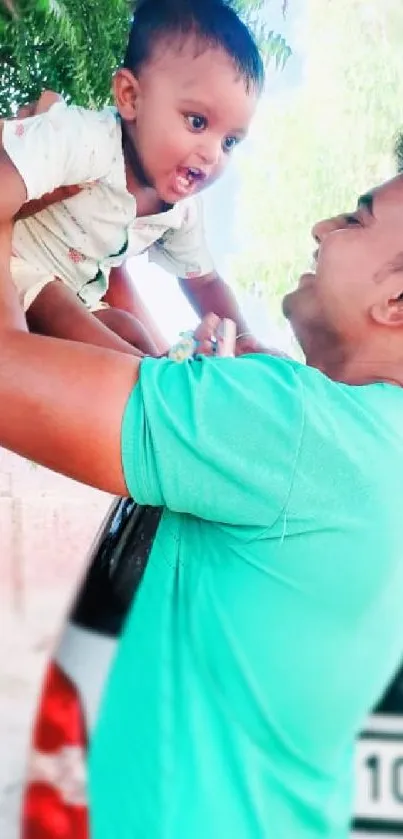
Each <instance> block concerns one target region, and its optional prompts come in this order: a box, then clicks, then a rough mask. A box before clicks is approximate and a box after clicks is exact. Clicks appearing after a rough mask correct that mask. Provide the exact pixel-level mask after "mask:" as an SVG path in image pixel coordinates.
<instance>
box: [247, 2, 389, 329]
mask: <svg viewBox="0 0 403 839" xmlns="http://www.w3.org/2000/svg"><path fill="white" fill-rule="evenodd" d="M299 33H300V47H301V50H302V51H303V54H304V67H303V76H302V79H301V82H300V83H299V84H298V86H296V87H294V88H292V89H288V90H286V91H283V92H282V93H281V94H279V95H278V96H277V97H276V98H274V100H273V98H266V100H265V102H264V103H263V107H262V110H261V113H260V115H259V117H258V119H257V122H256V124H255V129H254V137H253V144H252V147H251V149H249V154H247V155H246V154H245V156H244V159H243V160H242V163H241V166H240V168H241V176H242V189H241V201H240V208H239V212H238V216H239V218H238V221H239V229H240V231H242V240H243V242H244V243H245V245H244V248H243V252H242V255H241V256H240V257H238V258H237V260H236V264H235V266H234V273H235V276H236V277H237V278H238V281H239V283H240V285H242V286H244V287H248V288H251V287H252V286H254V287H258V288H259V289H260V291H262V289H263V290H264V295H265V296H266V298H267V299H268V301H269V305H270V307H271V310H272V312H273V310H274V311H276V310H277V311H278V308H279V306H278V302H279V299H280V298H281V297H282V296H283V294H284V292H285V291H286V290H287V289H288V288H289V287H290V285H292V284H293V283H295V281H296V278H298V276H299V274H300V273H301V272H302V271H303V270H306V267H307V264H308V260H309V258H310V254H311V253H312V251H313V249H314V245H313V242H312V238H311V236H310V229H311V227H312V224H313V223H314V222H315V221H316V220H317V219H320V218H323V217H326V216H327V215H329V214H333V213H335V212H336V213H337V212H340V211H343V210H348V209H349V208H351V207H354V206H355V204H356V199H357V195H358V193H360V192H362V191H365V190H366V189H368V188H369V187H371V186H373V185H374V184H375V183H377V182H379V181H382V180H384V179H385V178H386V177H389V176H391V175H392V174H394V171H395V167H396V162H395V161H394V159H393V147H394V145H395V140H396V135H397V132H398V131H399V129H400V128H401V126H402V125H403V53H402V50H401V42H402V36H403V6H402V4H401V0H306V2H305V7H304V14H303V17H302V18H301V20H300V21H299ZM398 147H399V148H400V153H401V162H402V163H403V142H402V141H401V140H400V142H399V143H398ZM346 305H348V301H346Z"/></svg>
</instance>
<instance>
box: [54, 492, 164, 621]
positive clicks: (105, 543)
mask: <svg viewBox="0 0 403 839" xmlns="http://www.w3.org/2000/svg"><path fill="white" fill-rule="evenodd" d="M161 516H162V509H161V508H157V507H141V506H140V505H139V504H136V503H135V501H133V500H132V499H121V500H120V501H118V502H117V504H116V505H115V507H114V508H113V510H112V513H111V515H110V518H109V520H108V521H107V523H106V526H105V528H104V529H103V532H102V535H101V537H100V540H99V542H98V544H97V545H96V548H95V552H94V555H93V559H92V562H91V565H90V568H89V570H88V572H87V575H86V577H85V578H84V582H83V584H82V586H81V587H80V590H79V593H78V596H77V598H76V600H75V602H74V604H73V608H72V610H71V614H70V620H71V621H72V623H74V624H76V625H78V626H82V627H84V628H85V629H90V630H92V631H94V632H99V633H101V634H103V635H111V636H117V635H119V634H120V633H121V631H122V627H123V623H124V621H125V618H126V616H127V613H128V611H129V609H130V606H131V604H132V601H133V597H134V596H135V593H136V591H137V588H138V586H139V584H140V581H141V578H142V576H143V574H144V569H145V567H146V565H147V561H148V558H149V555H150V552H151V548H152V545H153V542H154V538H155V534H156V532H157V529H158V525H159V523H160V519H161Z"/></svg>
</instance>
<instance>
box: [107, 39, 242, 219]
mask: <svg viewBox="0 0 403 839" xmlns="http://www.w3.org/2000/svg"><path fill="white" fill-rule="evenodd" d="M154 52H155V54H154V55H153V57H152V58H151V59H150V61H149V62H148V63H147V65H146V66H145V67H144V68H143V69H142V71H141V73H140V76H139V78H138V79H134V77H133V102H134V110H133V115H134V119H133V121H131V119H130V116H129V118H128V111H127V110H125V112H124V113H123V112H122V110H121V109H120V110H121V114H122V117H123V118H124V119H125V121H126V126H127V129H128V132H129V133H130V135H131V137H132V140H133V141H134V144H135V147H136V151H137V154H138V156H139V159H140V161H141V164H142V167H143V169H144V172H145V175H146V179H147V181H148V183H149V184H150V185H151V186H153V187H154V188H155V190H156V192H157V193H158V196H159V198H160V199H161V200H163V201H165V202H166V203H168V204H174V203H176V202H177V201H179V200H180V199H182V198H187V197H188V196H190V195H193V194H194V193H196V192H199V191H200V190H201V189H205V188H206V187H207V186H209V184H211V183H212V182H213V181H215V180H216V179H217V178H218V177H219V176H220V175H221V174H222V172H223V171H224V169H225V167H226V166H227V164H228V162H229V160H230V159H231V155H232V153H233V151H234V149H235V148H236V146H237V145H238V144H239V143H240V142H241V141H242V140H243V139H244V137H245V136H246V134H247V131H248V128H249V125H250V122H251V120H252V117H253V114H254V112H255V109H256V105H257V101H258V93H257V91H256V90H255V89H253V87H252V86H251V88H250V90H249V91H248V90H247V88H246V84H245V80H244V79H243V78H242V77H241V76H240V75H239V74H238V72H237V70H236V68H235V66H234V64H233V62H232V61H231V59H230V58H229V57H228V56H227V54H226V53H225V52H224V51H223V50H221V49H218V48H216V49H214V48H206V49H203V50H201V49H200V47H199V49H197V45H196V44H195V41H194V39H193V38H190V39H187V40H186V41H184V42H183V43H182V44H178V43H176V44H175V45H173V44H172V43H171V45H168V44H167V43H166V42H160V43H159V46H158V48H157V47H156V49H155V51H154ZM118 107H119V106H118Z"/></svg>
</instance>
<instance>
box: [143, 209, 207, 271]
mask: <svg viewBox="0 0 403 839" xmlns="http://www.w3.org/2000/svg"><path fill="white" fill-rule="evenodd" d="M149 260H150V261H151V262H154V263H156V265H159V267H160V268H164V270H165V271H168V272H169V273H170V274H174V275H175V276H176V277H179V278H180V279H186V278H187V277H188V278H189V279H192V278H194V277H202V276H204V275H205V274H210V273H211V272H212V271H214V262H213V259H212V257H211V254H210V251H209V249H208V246H207V241H206V234H205V230H204V222H203V204H202V199H201V197H200V196H198V197H196V198H193V199H192V200H190V201H187V202H186V205H185V207H184V214H183V223H182V225H181V226H180V228H179V229H175V228H173V229H171V230H169V231H168V232H167V233H165V235H164V236H163V237H162V240H159V241H158V242H155V243H154V244H153V245H152V246H151V248H150V249H149Z"/></svg>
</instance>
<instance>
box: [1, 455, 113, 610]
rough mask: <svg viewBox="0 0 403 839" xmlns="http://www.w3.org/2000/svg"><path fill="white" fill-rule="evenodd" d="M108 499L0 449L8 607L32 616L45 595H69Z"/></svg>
mask: <svg viewBox="0 0 403 839" xmlns="http://www.w3.org/2000/svg"><path fill="white" fill-rule="evenodd" d="M110 501H111V499H110V497H109V496H108V495H106V494H105V493H101V492H97V491H95V490H93V489H90V488H88V487H83V486H81V485H80V484H77V483H76V482H75V481H70V480H68V479H67V478H64V477H61V476H60V475H55V474H53V473H51V472H49V471H48V470H46V469H41V468H40V467H38V466H36V465H34V464H32V463H30V462H29V461H27V460H24V459H23V458H20V457H17V456H16V455H13V454H10V453H9V452H6V451H4V450H2V449H0V596H1V600H2V601H3V603H4V605H7V606H9V607H12V608H15V609H18V610H19V611H21V612H24V613H29V611H30V610H31V609H32V608H34V605H35V602H36V601H37V600H38V599H42V597H43V596H44V595H45V597H46V596H49V595H50V592H60V593H62V592H65V593H67V590H70V591H71V589H72V586H73V585H74V584H75V583H76V582H77V579H78V578H79V576H80V573H81V571H82V569H83V567H84V564H85V557H86V552H87V550H88V548H89V546H90V545H91V542H92V540H93V538H94V534H95V533H96V531H97V528H98V527H99V524H100V522H101V521H102V519H103V516H104V515H105V512H106V510H107V508H108V506H109V504H110ZM4 601H5V602H4Z"/></svg>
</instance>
